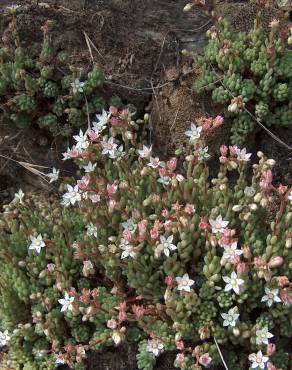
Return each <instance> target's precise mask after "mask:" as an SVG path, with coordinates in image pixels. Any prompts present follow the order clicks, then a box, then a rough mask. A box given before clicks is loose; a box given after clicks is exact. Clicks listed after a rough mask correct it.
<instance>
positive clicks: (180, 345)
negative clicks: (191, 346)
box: [175, 340, 185, 351]
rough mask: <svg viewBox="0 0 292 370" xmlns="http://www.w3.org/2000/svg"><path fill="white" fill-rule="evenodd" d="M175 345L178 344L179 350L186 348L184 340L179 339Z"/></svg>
mask: <svg viewBox="0 0 292 370" xmlns="http://www.w3.org/2000/svg"><path fill="white" fill-rule="evenodd" d="M175 345H176V348H177V349H178V350H179V351H183V350H184V349H185V345H184V342H183V341H182V340H179V341H177V342H175Z"/></svg>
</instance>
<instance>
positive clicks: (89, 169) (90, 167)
mask: <svg viewBox="0 0 292 370" xmlns="http://www.w3.org/2000/svg"><path fill="white" fill-rule="evenodd" d="M96 165H97V164H96V163H94V164H92V163H91V162H89V163H88V164H87V165H85V166H83V169H84V171H85V172H86V173H90V172H93V171H94V170H95V168H96Z"/></svg>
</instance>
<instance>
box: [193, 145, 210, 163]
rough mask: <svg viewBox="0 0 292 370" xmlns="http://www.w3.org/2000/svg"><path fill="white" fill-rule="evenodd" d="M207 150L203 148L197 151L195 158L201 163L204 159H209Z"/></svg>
mask: <svg viewBox="0 0 292 370" xmlns="http://www.w3.org/2000/svg"><path fill="white" fill-rule="evenodd" d="M208 150H209V148H208V147H207V146H205V147H204V148H201V149H199V150H198V151H197V153H196V154H197V156H198V160H199V161H203V160H204V159H208V158H210V157H211V156H210V154H209V153H208Z"/></svg>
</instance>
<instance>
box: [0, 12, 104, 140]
mask: <svg viewBox="0 0 292 370" xmlns="http://www.w3.org/2000/svg"><path fill="white" fill-rule="evenodd" d="M50 27H51V22H50V21H47V22H46V23H45V24H44V26H43V27H42V30H43V34H44V39H43V44H42V49H41V52H40V55H39V56H38V57H37V58H33V57H31V55H30V53H29V50H28V49H27V48H25V47H24V46H23V45H22V44H21V42H20V39H19V35H18V31H17V17H16V14H15V13H13V14H12V20H11V22H10V25H9V28H8V31H7V32H6V34H5V35H4V37H3V45H2V47H1V48H0V101H1V116H2V118H3V119H4V120H6V121H7V122H9V123H11V124H13V123H14V124H15V125H16V126H17V127H20V128H23V127H26V126H29V125H31V124H37V125H38V126H39V127H41V128H46V129H47V130H49V131H51V132H52V133H53V135H64V136H68V135H69V134H72V133H73V132H74V130H75V129H76V127H80V126H82V125H84V124H87V117H88V115H91V116H92V114H93V113H95V112H97V111H101V110H102V109H103V108H104V100H103V99H102V97H101V92H100V88H101V87H102V85H103V82H104V75H103V72H102V70H101V68H100V66H99V65H97V64H95V65H94V66H93V67H91V69H90V70H89V72H88V73H87V72H86V71H85V70H84V69H83V68H78V67H73V66H70V65H69V64H68V63H69V59H70V58H69V55H68V54H67V53H66V52H65V51H60V52H58V53H56V52H55V51H54V48H53V46H52V42H51V39H50ZM81 80H82V81H81Z"/></svg>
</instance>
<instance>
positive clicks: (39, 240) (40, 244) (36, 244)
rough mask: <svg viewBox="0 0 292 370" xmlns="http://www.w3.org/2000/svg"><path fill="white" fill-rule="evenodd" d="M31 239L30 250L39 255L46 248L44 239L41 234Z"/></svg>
mask: <svg viewBox="0 0 292 370" xmlns="http://www.w3.org/2000/svg"><path fill="white" fill-rule="evenodd" d="M29 238H30V241H31V243H30V245H29V247H28V249H31V250H35V251H36V252H37V253H40V252H41V249H42V248H45V246H46V244H45V242H44V241H43V237H42V235H41V234H39V235H38V236H37V237H35V236H32V235H31V236H30V237H29Z"/></svg>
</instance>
